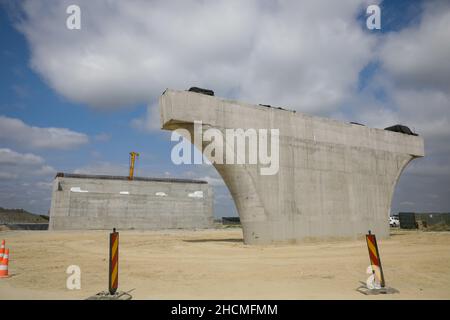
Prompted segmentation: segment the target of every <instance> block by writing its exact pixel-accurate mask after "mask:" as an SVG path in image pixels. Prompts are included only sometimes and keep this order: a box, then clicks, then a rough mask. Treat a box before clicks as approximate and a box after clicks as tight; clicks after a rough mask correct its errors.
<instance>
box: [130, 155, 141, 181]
mask: <svg viewBox="0 0 450 320" xmlns="http://www.w3.org/2000/svg"><path fill="white" fill-rule="evenodd" d="M136 157H139V153H137V152H134V151H132V152H130V174H129V176H128V180H133V177H134V162H135V161H136Z"/></svg>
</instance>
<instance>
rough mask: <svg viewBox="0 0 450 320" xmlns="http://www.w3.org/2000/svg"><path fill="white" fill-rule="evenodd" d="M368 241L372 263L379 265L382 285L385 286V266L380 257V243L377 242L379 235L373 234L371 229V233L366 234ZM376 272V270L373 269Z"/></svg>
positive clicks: (372, 264)
mask: <svg viewBox="0 0 450 320" xmlns="http://www.w3.org/2000/svg"><path fill="white" fill-rule="evenodd" d="M366 242H367V248H368V250H369V258H370V265H371V266H375V267H378V269H379V270H380V274H379V278H380V285H381V287H382V288H384V287H385V285H386V284H385V282H384V274H383V267H382V266H381V258H380V251H379V250H378V244H377V237H376V236H375V235H374V234H372V233H371V232H370V230H369V234H366ZM372 271H373V272H374V273H376V271H375V270H372Z"/></svg>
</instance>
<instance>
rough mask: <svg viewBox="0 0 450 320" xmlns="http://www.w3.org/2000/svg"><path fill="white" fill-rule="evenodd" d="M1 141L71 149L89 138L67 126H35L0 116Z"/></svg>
mask: <svg viewBox="0 0 450 320" xmlns="http://www.w3.org/2000/svg"><path fill="white" fill-rule="evenodd" d="M0 141H3V142H10V143H13V144H16V145H20V146H25V147H31V148H48V149H70V148H74V147H78V146H80V145H82V144H86V143H87V142H88V141H89V139H88V136H87V135H85V134H83V133H79V132H75V131H72V130H69V129H66V128H51V127H49V128H41V127H34V126H29V125H27V124H26V123H24V122H23V121H22V120H20V119H15V118H9V117H5V116H0Z"/></svg>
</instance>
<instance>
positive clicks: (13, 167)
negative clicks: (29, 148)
mask: <svg viewBox="0 0 450 320" xmlns="http://www.w3.org/2000/svg"><path fill="white" fill-rule="evenodd" d="M55 173H56V170H55V169H54V168H53V167H51V166H50V165H48V164H47V163H46V161H45V160H44V159H43V158H42V157H40V156H38V155H35V154H32V153H20V152H17V151H14V150H11V149H8V148H0V203H1V206H3V207H6V208H24V209H27V210H31V211H32V212H36V213H47V211H48V208H49V207H50V199H49V192H50V191H49V188H50V186H51V181H52V180H53V177H54V175H55Z"/></svg>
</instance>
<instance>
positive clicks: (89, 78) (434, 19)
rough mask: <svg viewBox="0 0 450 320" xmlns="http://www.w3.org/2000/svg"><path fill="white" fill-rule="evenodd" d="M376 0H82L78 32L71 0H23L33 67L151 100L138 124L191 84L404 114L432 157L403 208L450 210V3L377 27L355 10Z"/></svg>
mask: <svg viewBox="0 0 450 320" xmlns="http://www.w3.org/2000/svg"><path fill="white" fill-rule="evenodd" d="M369 2H370V3H369ZM374 2H376V1H359V0H346V1H330V2H321V1H301V2H300V1H256V0H254V1H252V0H250V1H233V0H231V1H230V0H227V1H208V2H205V1H196V0H183V1H162V0H161V1H151V2H150V1H143V0H142V1H141V0H135V1H126V2H125V1H78V2H77V3H78V4H79V5H80V7H81V10H82V22H81V26H82V29H81V30H78V31H77V30H68V29H67V28H66V27H65V20H66V18H67V14H65V9H66V7H67V6H68V5H70V4H73V1H59V2H57V3H55V2H53V1H50V0H42V1H24V2H23V5H22V8H23V12H24V14H25V16H24V19H22V20H21V21H20V22H19V23H18V24H17V25H18V28H19V30H21V32H23V33H24V35H25V36H26V39H27V40H28V42H29V44H30V49H31V66H32V68H33V69H34V70H35V71H36V72H37V73H38V74H40V75H41V76H42V78H43V79H45V81H46V82H47V83H48V84H49V85H50V86H51V87H52V88H53V89H54V90H56V91H57V92H58V93H59V94H61V95H62V96H64V97H66V98H68V99H70V100H72V101H76V102H80V103H85V104H87V105H89V106H92V107H95V108H103V109H110V108H119V107H123V106H128V105H133V104H137V103H146V104H148V106H149V107H148V111H147V115H146V116H145V117H144V118H142V119H135V120H133V121H132V126H133V127H135V128H137V129H140V130H146V131H151V130H154V129H157V128H159V114H158V109H157V107H156V101H157V98H158V96H159V95H160V94H161V92H162V91H163V90H164V89H165V88H167V87H171V88H178V89H184V88H188V87H190V86H200V87H206V88H211V89H214V90H215V91H216V93H217V95H218V96H225V97H229V98H236V99H241V100H246V101H248V102H253V103H266V104H271V105H277V106H284V107H288V108H290V109H296V110H299V111H303V112H307V113H315V114H321V115H327V116H334V117H338V118H341V119H343V120H346V121H348V120H350V119H351V120H354V121H358V122H362V123H365V124H367V125H370V126H374V127H386V126H388V125H392V124H395V123H403V124H406V125H408V126H410V127H411V128H413V129H415V130H416V131H417V132H418V133H419V134H420V135H422V136H423V137H424V139H425V146H426V154H427V156H426V158H424V159H421V160H418V161H416V162H417V164H414V165H412V166H411V167H410V168H408V169H407V170H406V171H405V174H404V175H403V176H402V179H401V181H400V186H399V189H401V191H399V192H397V194H396V199H397V200H396V201H397V203H398V205H394V208H395V209H399V208H401V207H402V205H401V203H408V202H410V200H411V199H415V202H416V203H422V204H423V206H422V207H420V208H431V207H432V208H435V209H436V210H437V209H439V208H440V209H443V210H445V208H447V209H448V207H450V202H449V201H450V200H449V198H448V197H444V194H445V192H447V194H448V192H449V191H450V190H449V185H450V173H447V174H444V171H445V169H446V168H447V167H446V164H448V163H449V162H450V150H449V148H448V141H449V140H450V118H449V115H450V113H449V109H450V108H449V106H450V69H449V68H450V64H449V63H448V61H447V60H448V57H449V56H450V42H449V41H448V39H450V3H449V2H448V1H438V0H437V1H427V2H425V3H424V4H423V10H422V13H421V19H419V20H418V23H415V24H412V25H409V26H408V27H406V28H403V29H402V28H399V29H398V30H399V31H395V32H388V33H385V34H380V33H370V32H367V30H363V28H362V27H361V25H360V24H359V22H358V21H357V19H356V16H358V15H361V13H363V12H365V7H366V6H367V5H368V4H373V3H374ZM399 14H401V13H399ZM405 14H406V13H405ZM382 28H383V20H382ZM373 63H374V64H376V65H377V66H378V67H376V68H375V71H374V72H373V74H372V75H370V76H368V77H367V78H368V79H366V81H365V82H366V83H365V85H364V86H363V88H360V87H359V86H360V84H361V83H360V80H361V78H360V77H361V73H362V71H364V69H365V68H366V67H367V66H369V65H370V64H373ZM418 172H422V173H423V174H418ZM432 172H442V173H443V174H442V175H433V174H431V173H432ZM205 174H206V173H205V172H203V174H201V175H198V176H199V177H204V176H205ZM208 176H210V175H209V174H208ZM437 176H438V177H437ZM211 177H212V176H211ZM425 190H430V191H431V190H436V192H434V193H433V194H436V195H437V197H438V198H436V199H440V200H439V201H434V202H430V199H429V197H428V199H425V198H424V197H425V196H422V195H424V194H427V193H429V192H428V191H427V192H424V191H425ZM408 199H409V200H408ZM427 201H428V202H427ZM430 203H431V204H432V205H430Z"/></svg>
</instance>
